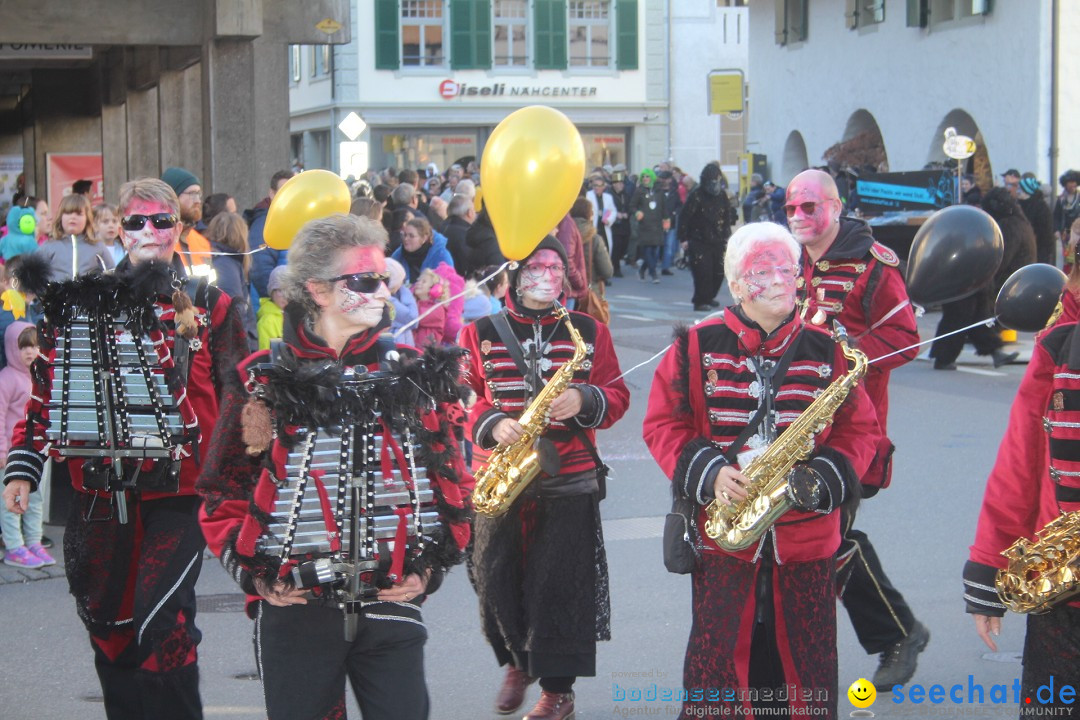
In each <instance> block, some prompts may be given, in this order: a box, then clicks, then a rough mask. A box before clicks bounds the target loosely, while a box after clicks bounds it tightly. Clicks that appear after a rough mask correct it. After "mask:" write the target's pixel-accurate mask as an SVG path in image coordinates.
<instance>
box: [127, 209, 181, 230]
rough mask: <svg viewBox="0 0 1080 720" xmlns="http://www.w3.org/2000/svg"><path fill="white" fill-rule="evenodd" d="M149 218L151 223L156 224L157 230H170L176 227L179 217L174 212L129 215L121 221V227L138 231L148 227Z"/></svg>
mask: <svg viewBox="0 0 1080 720" xmlns="http://www.w3.org/2000/svg"><path fill="white" fill-rule="evenodd" d="M147 220H149V221H150V224H151V225H153V226H154V228H155V229H156V230H168V229H169V228H171V227H176V221H177V217H176V216H175V215H173V214H172V213H156V214H154V215H127V216H125V217H124V219H123V220H121V221H120V227H122V228H124V229H125V230H127V231H128V232H137V231H139V230H142V229H143V228H144V227H146V221H147Z"/></svg>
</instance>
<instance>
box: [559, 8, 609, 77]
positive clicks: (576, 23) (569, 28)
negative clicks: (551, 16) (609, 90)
mask: <svg viewBox="0 0 1080 720" xmlns="http://www.w3.org/2000/svg"><path fill="white" fill-rule="evenodd" d="M589 3H601V4H603V5H606V6H607V20H606V21H605V20H603V19H594V18H584V19H581V18H577V19H575V18H574V16H573V12H574V9H573V6H574V5H576V4H578V5H580V4H589ZM582 26H584V27H585V28H586V29H587V32H586V36H585V48H586V55H585V57H586V62H585V63H584V64H580V65H576V64H574V57H573V55H572V54H571V52H570V47H571V46H570V41H571V39H572V38H573V35H574V30H575V29H576V28H578V27H582ZM602 26H607V31H608V57H607V63H606V64H604V65H595V64H593V63H592V47H593V43H592V32H591V31H590V30H588V28H592V27H602ZM615 43H616V31H615V2H614V0H568V1H567V3H566V67H567V69H568V70H573V71H581V70H610V69H612V68H614V67H615V55H616V52H617V48H616V47H615Z"/></svg>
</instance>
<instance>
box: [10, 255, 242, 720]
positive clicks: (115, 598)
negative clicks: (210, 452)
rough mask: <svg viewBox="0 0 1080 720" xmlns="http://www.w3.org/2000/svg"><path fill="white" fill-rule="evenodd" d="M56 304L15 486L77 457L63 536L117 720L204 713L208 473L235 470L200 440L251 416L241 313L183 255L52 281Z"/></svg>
mask: <svg viewBox="0 0 1080 720" xmlns="http://www.w3.org/2000/svg"><path fill="white" fill-rule="evenodd" d="M192 303H194V304H193V305H192ZM42 306H43V308H44V320H43V321H42V323H41V326H40V337H41V355H40V357H39V358H38V359H37V360H35V361H34V364H33V366H32V368H31V376H32V379H33V390H32V395H31V400H30V403H29V405H28V406H27V415H26V420H25V421H23V422H21V423H20V424H19V425H18V426H17V427H16V430H15V433H14V437H13V439H12V450H11V452H10V454H9V455H8V465H7V472H6V476H5V482H10V481H12V480H27V481H29V482H30V484H31V486H32V487H33V488H35V489H36V487H37V484H38V482H39V481H40V479H41V476H42V471H43V469H44V464H45V462H46V460H47V458H52V459H53V462H57V461H66V466H67V468H68V469H69V471H70V475H71V480H72V484H73V485H74V487H75V490H76V491H78V492H76V497H75V500H74V502H73V504H72V508H71V514H70V516H69V518H68V522H67V530H66V533H65V536H64V557H65V564H66V567H67V575H68V583H69V586H70V589H71V593H72V595H74V596H75V602H76V608H77V610H78V613H79V616H80V617H81V618H82V620H83V622H84V624H85V625H86V627H87V629H88V630H89V632H90V638H91V644H92V646H93V648H94V653H95V664H96V667H97V672H98V677H99V679H100V681H101V686H102V690H103V692H104V702H105V709H106V713H107V714H108V716H109V717H111V718H121V717H122V718H134V717H140V718H141V717H148V718H149V717H154V718H181V717H182V718H199V717H202V707H201V700H200V697H199V687H198V683H199V676H198V666H197V664H196V661H197V652H196V647H197V645H198V643H199V641H200V639H201V633H200V632H199V630H198V629H197V628H196V627H195V611H196V602H195V582H196V580H197V579H198V576H199V572H200V570H201V567H202V552H203V549H204V547H205V540H204V539H203V535H202V532H201V530H200V528H199V524H198V519H197V512H198V507H199V500H198V498H197V497H196V495H195V480H196V477H197V476H198V475H199V473H200V472H201V471H204V470H206V471H211V472H213V471H225V472H227V469H223V468H211V467H209V466H208V465H207V464H206V463H204V462H203V460H204V450H205V445H204V444H203V443H202V442H201V438H202V434H203V432H204V431H208V430H209V428H212V427H213V426H214V423H215V421H216V420H217V418H218V416H219V413H220V414H221V415H222V416H227V415H229V414H230V413H232V414H234V415H235V416H237V417H238V416H239V410H240V407H241V406H242V402H243V397H242V386H241V384H240V383H239V382H238V380H237V379H236V374H235V371H234V370H233V368H234V367H235V365H236V363H237V362H238V361H239V360H241V359H242V358H243V356H244V354H245V352H246V348H247V345H246V341H245V338H244V330H243V325H242V322H241V320H240V318H239V317H238V316H237V315H236V313H235V312H234V310H233V307H232V304H231V302H230V300H229V298H228V296H227V295H225V294H224V293H222V292H220V291H219V290H217V289H216V288H213V287H209V286H208V285H207V283H206V281H205V280H200V279H188V278H186V277H185V273H184V270H183V267H182V265H181V264H180V262H179V260H178V259H176V257H175V256H174V260H173V264H172V265H171V266H168V265H164V264H160V263H147V264H145V265H143V264H140V265H138V266H133V265H131V264H130V262H129V261H128V260H127V259H125V260H123V261H122V262H121V263H120V264H119V265H118V267H117V268H116V272H115V274H110V275H88V276H84V277H80V278H78V279H76V280H72V281H69V282H64V283H56V284H52V285H50V286H49V287H48V289H47V290H46V291H45V293H44V295H43V297H42Z"/></svg>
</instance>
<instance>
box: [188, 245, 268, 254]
mask: <svg viewBox="0 0 1080 720" xmlns="http://www.w3.org/2000/svg"><path fill="white" fill-rule="evenodd" d="M177 245H179V243H177ZM269 249H270V246H269V245H260V246H259V247H257V248H255V249H254V250H247V251H245V252H238V251H236V250H230V251H228V252H218V251H217V250H181V249H180V248H179V247H177V248H176V252H177V253H178V254H180V255H187V256H188V257H191V256H192V255H213V256H214V257H229V256H234V257H243V256H244V255H254V254H255V253H259V252H262V251H263V250H269Z"/></svg>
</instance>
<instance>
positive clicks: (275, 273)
mask: <svg viewBox="0 0 1080 720" xmlns="http://www.w3.org/2000/svg"><path fill="white" fill-rule="evenodd" d="M285 272H286V268H285V266H284V265H278V266H277V267H276V268H274V269H273V270H271V271H270V277H269V278H268V279H267V280H266V294H267V295H268V296H269V295H272V294H273V293H274V291H275V290H284V288H282V287H281V284H282V283H283V282H284V280H285Z"/></svg>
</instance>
